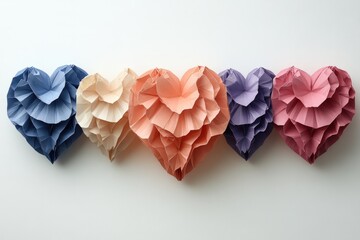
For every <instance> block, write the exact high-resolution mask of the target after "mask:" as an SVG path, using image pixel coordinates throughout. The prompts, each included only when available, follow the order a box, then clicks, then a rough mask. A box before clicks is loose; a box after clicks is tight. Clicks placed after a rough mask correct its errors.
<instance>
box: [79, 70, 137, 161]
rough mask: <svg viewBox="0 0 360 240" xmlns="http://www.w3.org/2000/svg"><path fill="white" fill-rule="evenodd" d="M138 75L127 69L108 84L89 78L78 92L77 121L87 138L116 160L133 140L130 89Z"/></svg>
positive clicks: (100, 79) (98, 79)
mask: <svg viewBox="0 0 360 240" xmlns="http://www.w3.org/2000/svg"><path fill="white" fill-rule="evenodd" d="M136 78H137V75H136V74H135V72H133V71H132V70H131V69H125V70H124V71H123V72H121V73H120V74H119V75H118V76H117V77H116V78H115V79H113V80H112V81H108V80H107V79H105V78H103V77H102V76H101V75H100V74H97V73H96V74H93V75H88V76H87V77H86V78H84V79H83V80H82V81H81V83H80V86H79V88H78V90H77V114H76V119H77V121H78V123H79V125H80V126H81V127H82V129H83V131H84V133H85V135H86V136H87V137H88V138H89V139H90V141H91V142H93V143H96V144H97V146H98V147H99V148H100V149H101V151H102V152H103V153H104V154H105V155H107V156H108V158H109V159H110V160H113V159H114V158H115V157H116V155H117V154H118V153H119V152H120V151H122V150H124V149H125V148H126V147H127V146H128V145H129V144H130V143H131V141H132V140H133V137H134V134H133V133H132V132H131V129H130V127H129V121H128V109H129V96H130V89H131V87H132V86H133V84H134V82H135V80H136Z"/></svg>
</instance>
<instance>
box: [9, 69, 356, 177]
mask: <svg viewBox="0 0 360 240" xmlns="http://www.w3.org/2000/svg"><path fill="white" fill-rule="evenodd" d="M7 98H8V116H9V118H10V120H11V121H12V123H13V124H14V125H15V126H16V128H17V129H18V131H19V132H20V133H21V134H22V135H23V136H24V137H25V138H26V140H27V142H28V143H29V144H30V145H31V146H32V147H33V148H34V149H35V150H36V151H38V152H39V153H41V154H43V155H45V156H46V157H47V158H48V159H49V160H50V161H51V162H52V163H53V162H54V161H55V160H56V159H57V157H58V156H59V155H60V154H61V153H62V152H63V151H64V150H65V149H67V148H68V147H69V146H70V145H71V144H72V143H73V142H74V141H75V140H76V139H77V138H78V137H79V136H80V135H81V134H82V132H84V133H85V135H86V136H87V137H88V138H89V139H90V140H91V141H92V142H94V143H96V144H97V146H98V147H99V148H100V149H101V150H102V151H103V152H104V153H105V154H106V155H107V156H108V157H109V158H110V159H111V160H112V159H114V158H115V156H116V155H117V154H118V153H119V152H120V151H121V150H123V149H124V148H126V147H127V146H128V145H129V144H130V143H131V141H132V139H133V138H134V136H137V137H139V138H140V139H141V140H142V142H143V143H144V144H145V145H146V146H147V147H148V148H150V149H151V151H152V152H153V154H154V155H155V156H156V158H157V159H158V160H159V162H160V163H161V165H162V166H163V167H164V168H165V169H166V171H167V172H168V173H170V174H171V175H173V176H175V177H176V178H177V179H178V180H181V179H182V178H183V177H184V176H185V175H186V174H187V173H188V172H190V171H191V170H192V169H193V168H194V167H195V166H197V164H199V162H200V161H202V160H203V159H204V156H205V155H206V153H207V152H208V151H209V150H210V149H211V148H212V146H213V145H214V143H215V140H216V139H217V137H218V136H219V135H221V134H224V135H225V137H226V140H227V142H228V144H229V145H230V146H231V147H232V148H233V149H234V150H235V151H236V152H237V153H238V154H239V155H241V156H242V157H243V158H245V159H248V158H249V157H250V156H251V155H252V154H253V153H254V152H255V151H256V150H257V149H258V148H259V147H260V146H261V145H262V144H263V142H264V140H265V139H266V138H267V137H268V135H269V134H270V132H271V131H272V127H273V124H274V126H275V128H276V130H277V131H278V132H279V133H280V135H281V137H282V138H283V139H284V140H285V142H286V144H287V145H288V146H289V147H290V148H291V149H293V150H294V151H295V152H296V153H298V154H299V155H300V156H301V157H303V158H304V159H305V160H306V161H308V162H309V163H313V162H314V161H315V159H316V158H317V157H318V156H319V155H321V154H322V153H324V152H325V151H326V150H327V149H328V148H329V147H330V146H331V145H332V144H333V143H335V142H336V141H337V140H338V139H339V137H340V136H341V134H342V132H343V131H344V129H345V128H346V126H347V125H348V124H349V123H350V122H351V120H352V118H353V116H354V114H355V91H354V89H353V87H352V83H351V79H350V76H349V75H348V73H347V72H345V71H343V70H341V69H339V68H337V67H333V66H330V67H324V68H321V69H320V70H318V71H316V72H315V73H314V74H313V75H309V74H307V73H306V72H304V71H302V70H300V69H297V68H295V67H290V68H287V69H285V70H283V71H281V72H279V73H278V74H277V75H276V76H275V74H273V73H272V72H271V71H269V70H267V69H265V68H256V69H254V70H253V71H251V72H250V73H249V74H248V75H247V77H246V78H245V77H244V76H243V75H242V74H241V73H240V72H238V71H236V70H234V69H228V70H225V71H223V72H221V73H220V74H216V73H215V72H214V71H212V70H211V69H209V68H207V67H203V66H197V67H194V68H191V69H190V70H188V71H186V73H185V74H184V75H183V77H182V78H181V79H179V78H178V77H176V76H175V75H174V74H173V73H172V72H171V71H169V70H165V69H152V70H150V71H147V72H145V73H144V74H142V75H141V76H139V77H138V76H137V75H136V74H135V73H134V72H133V71H132V70H130V69H126V70H125V71H123V72H121V73H120V74H119V76H118V77H116V78H115V79H113V80H112V81H108V80H106V79H105V78H103V77H102V76H101V75H100V74H97V73H96V74H93V75H87V73H86V72H85V71H84V70H82V69H80V68H79V67H77V66H75V65H66V66H62V67H59V68H58V69H56V70H55V72H54V73H53V74H52V75H51V76H49V75H47V74H46V73H45V72H43V71H41V70H39V69H36V68H33V67H31V68H26V69H24V70H22V71H20V72H18V73H17V74H16V76H15V77H14V78H13V80H12V83H11V86H10V89H9V92H8V96H7Z"/></svg>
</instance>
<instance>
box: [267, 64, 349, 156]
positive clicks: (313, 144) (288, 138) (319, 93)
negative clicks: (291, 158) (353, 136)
mask: <svg viewBox="0 0 360 240" xmlns="http://www.w3.org/2000/svg"><path fill="white" fill-rule="evenodd" d="M272 104H273V111H274V124H275V128H276V129H277V130H278V131H279V133H280V135H281V137H282V138H283V139H284V140H285V142H286V144H287V145H289V147H290V148H291V149H293V150H294V151H295V152H296V153H298V154H299V155H300V156H301V157H303V158H304V159H305V160H306V161H308V162H309V163H313V162H314V161H315V159H316V158H317V157H318V156H320V155H321V154H323V153H324V152H325V151H326V150H327V149H328V148H329V147H330V146H331V145H332V144H334V143H335V142H336V141H337V140H338V139H339V138H340V136H341V134H342V133H343V131H344V129H345V128H346V126H347V125H348V124H349V123H350V122H351V120H352V118H353V116H354V115H355V90H354V88H353V87H352V83H351V78H350V76H349V74H348V73H347V72H345V71H344V70H341V69H339V68H337V67H324V68H321V69H320V70H318V71H316V72H315V73H314V74H313V75H312V76H310V75H308V74H307V73H306V72H304V71H302V70H300V69H297V68H295V67H291V68H288V69H285V70H283V71H281V72H280V73H279V74H277V75H276V77H275V79H274V88H273V94H272Z"/></svg>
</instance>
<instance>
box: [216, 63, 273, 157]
mask: <svg viewBox="0 0 360 240" xmlns="http://www.w3.org/2000/svg"><path fill="white" fill-rule="evenodd" d="M219 76H220V77H221V79H222V80H223V82H224V84H225V86H226V88H227V97H228V105H229V110H230V122H229V125H228V127H227V129H226V131H225V133H224V135H225V138H226V141H227V143H228V144H229V145H230V146H231V147H232V148H233V149H234V150H235V151H236V152H237V153H238V154H239V155H240V156H241V157H243V158H244V159H245V160H247V159H249V158H250V157H251V155H252V154H253V153H254V152H255V151H256V150H257V149H258V148H259V147H260V146H261V145H262V144H263V143H264V141H265V139H266V138H267V137H268V136H269V134H270V133H271V131H272V122H273V117H272V108H271V92H272V82H273V78H274V76H275V74H274V73H272V72H271V71H269V70H267V69H265V68H262V67H260V68H256V69H254V70H253V71H251V72H250V73H249V74H248V75H247V77H246V78H245V77H244V76H243V75H242V74H241V73H240V72H238V71H236V70H234V69H228V70H225V71H223V72H221V73H220V74H219Z"/></svg>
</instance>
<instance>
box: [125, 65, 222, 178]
mask: <svg viewBox="0 0 360 240" xmlns="http://www.w3.org/2000/svg"><path fill="white" fill-rule="evenodd" d="M228 121H229V110H228V106H227V97H226V88H225V86H224V84H223V83H222V81H221V79H220V77H219V76H218V75H217V74H216V73H215V72H213V71H212V70H210V69H209V68H207V67H202V66H198V67H194V68H191V69H190V70H188V71H187V72H186V73H185V74H184V75H183V77H182V78H181V80H180V79H179V78H177V77H176V76H175V75H174V74H173V73H172V72H170V71H169V70H166V69H153V70H150V71H148V72H146V73H144V74H143V75H141V76H140V77H139V78H138V79H137V81H136V83H135V84H134V86H133V88H132V89H131V96H130V109H129V123H130V127H131V129H132V130H133V131H134V132H135V133H136V134H137V135H138V136H139V137H140V139H142V141H143V142H144V143H145V145H146V146H147V147H149V148H150V149H151V151H152V152H153V153H154V155H155V156H156V158H157V159H158V160H159V162H160V163H161V165H162V166H163V167H164V168H165V169H166V171H167V172H168V173H169V174H171V175H173V176H175V177H176V178H177V179H178V180H181V179H183V177H184V176H185V175H186V174H187V173H189V172H190V171H191V170H192V169H193V168H194V167H196V166H197V165H198V164H199V162H200V161H201V160H202V159H203V158H204V156H205V155H206V153H207V152H209V150H210V149H211V148H212V146H213V144H214V143H215V140H216V139H217V137H218V136H219V135H221V134H223V132H224V131H225V129H226V126H227V124H228Z"/></svg>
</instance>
